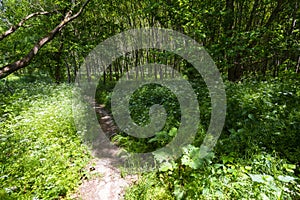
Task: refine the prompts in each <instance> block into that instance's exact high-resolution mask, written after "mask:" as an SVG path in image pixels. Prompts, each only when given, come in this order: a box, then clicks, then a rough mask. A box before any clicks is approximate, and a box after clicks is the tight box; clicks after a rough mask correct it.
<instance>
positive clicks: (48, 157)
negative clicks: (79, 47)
mask: <svg viewBox="0 0 300 200" xmlns="http://www.w3.org/2000/svg"><path fill="white" fill-rule="evenodd" d="M0 84H1V89H2V88H3V87H2V86H3V82H0ZM9 87H11V88H13V92H12V94H10V92H9V91H8V90H6V91H3V93H0V99H1V104H0V107H1V109H0V121H1V124H0V130H1V134H0V144H1V145H0V152H1V153H0V166H1V167H0V185H1V186H2V187H1V188H2V189H1V190H0V191H1V192H0V198H1V199H58V198H61V197H66V196H67V195H68V194H70V192H72V191H73V190H74V189H75V188H76V187H77V186H78V184H79V182H80V178H81V177H82V173H83V171H82V169H83V167H84V166H85V164H86V163H87V161H88V160H89V153H88V151H87V148H86V146H85V145H83V143H82V139H81V138H80V136H79V134H77V133H76V129H75V125H74V120H73V114H72V107H71V101H72V95H71V94H72V89H73V88H72V87H71V86H69V85H65V84H62V85H51V84H45V83H38V82H33V83H25V82H18V81H11V82H10V83H9ZM4 88H5V87H4Z"/></svg>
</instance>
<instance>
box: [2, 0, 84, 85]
mask: <svg viewBox="0 0 300 200" xmlns="http://www.w3.org/2000/svg"><path fill="white" fill-rule="evenodd" d="M89 1H90V0H87V1H86V2H85V3H84V4H83V6H82V7H81V8H80V9H79V11H78V12H77V13H76V14H74V15H71V14H72V10H70V11H69V12H68V13H67V14H66V16H65V17H64V19H63V20H62V21H61V22H60V23H59V24H58V25H57V26H56V27H55V28H54V29H53V30H52V31H50V33H49V34H48V35H47V36H45V37H43V38H41V39H40V40H39V41H38V42H37V43H36V44H35V45H34V47H33V48H32V49H31V50H30V52H29V53H28V54H27V55H25V56H24V57H23V58H22V59H20V60H18V61H16V62H13V63H10V64H8V65H6V66H4V67H1V68H0V79H2V78H5V77H6V76H8V75H10V74H12V73H13V72H15V71H17V70H20V69H22V68H24V67H26V66H28V65H29V63H30V62H31V61H32V59H33V58H34V57H35V56H36V54H37V53H38V52H39V50H41V48H42V47H43V46H44V45H45V44H47V43H48V42H50V41H51V40H52V39H53V38H54V37H55V36H56V34H57V33H58V32H59V31H60V30H61V29H62V28H63V27H64V26H65V25H67V24H68V23H69V22H71V21H73V20H74V19H76V18H77V17H78V16H79V15H80V14H81V13H82V11H83V9H84V8H85V7H86V5H87V4H88V2H89Z"/></svg>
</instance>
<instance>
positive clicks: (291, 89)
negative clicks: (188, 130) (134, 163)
mask: <svg viewBox="0 0 300 200" xmlns="http://www.w3.org/2000/svg"><path fill="white" fill-rule="evenodd" d="M192 85H193V88H194V90H195V93H196V94H197V95H198V98H199V99H200V100H199V106H200V110H201V112H200V113H201V116H200V117H201V124H200V125H199V130H198V133H197V137H196V139H195V141H194V143H193V144H192V145H189V146H187V147H185V148H183V149H182V150H183V155H182V157H181V158H180V159H177V160H175V161H174V160H168V159H165V157H164V155H155V159H156V161H157V162H158V163H159V164H160V168H159V171H158V172H155V173H153V174H152V175H151V173H150V174H144V175H143V179H142V180H141V181H140V182H139V183H138V184H136V185H135V186H133V187H132V188H130V189H128V191H127V193H126V198H127V199H136V198H139V197H141V198H142V199H147V198H148V199H149V198H150V199H151V198H153V196H155V195H162V196H163V197H164V198H166V199H169V198H170V199H295V198H298V197H299V196H300V187H299V158H300V155H299V151H300V149H299V145H298V144H299V141H300V140H299V134H298V133H299V127H300V121H299V119H300V117H299V113H300V110H299V106H298V105H299V103H300V95H299V94H300V91H299V87H297V86H298V85H299V79H297V78H296V77H294V75H292V74H290V75H288V76H286V77H285V78H282V79H279V78H276V79H273V78H271V79H269V80H267V81H257V80H255V79H248V80H245V81H244V82H243V83H238V84H236V83H235V84H234V83H229V82H226V85H227V88H226V90H227V102H228V108H227V118H226V123H225V127H224V130H223V133H222V135H221V138H220V139H219V141H218V144H217V146H216V147H215V149H214V152H207V153H208V154H207V156H205V157H203V156H201V155H200V145H201V143H202V141H203V138H204V136H205V130H207V127H208V124H209V120H210V110H211V109H210V102H209V101H210V99H209V97H208V95H207V94H208V91H207V90H203V88H204V85H203V84H201V83H199V82H196V81H195V82H194V81H192ZM149 88H150V87H149ZM149 88H147V87H144V88H143V89H141V90H139V91H137V92H136V93H135V94H134V95H133V96H132V97H131V98H132V99H131V100H132V101H131V106H132V110H131V111H134V112H133V113H131V115H132V118H133V119H136V120H137V121H138V120H140V121H139V122H140V123H141V124H142V123H144V124H145V123H147V119H149V118H148V117H149V116H148V110H149V109H148V108H149V106H151V105H153V104H154V103H161V101H163V100H162V99H164V98H166V97H165V96H164V95H163V94H167V93H168V91H167V90H163V89H162V88H156V89H155V88H152V89H153V90H150V89H149ZM152 91H154V92H153V93H152ZM168 97H171V95H169V94H167V98H168ZM168 101H170V102H168V103H169V104H170V103H171V102H172V101H173V102H174V99H168ZM171 105H173V104H171ZM147 109H148V110H147ZM172 109H173V110H174V109H175V110H177V109H178V108H177V107H171V110H172ZM172 113H173V112H168V114H172ZM176 119H178V118H171V119H169V120H168V121H167V124H169V127H172V126H173V127H172V128H170V129H168V130H162V131H160V132H158V133H156V135H155V136H154V137H152V138H150V139H149V140H146V139H136V138H133V137H129V136H127V135H126V134H123V133H122V134H120V135H117V136H115V139H116V140H118V144H119V145H120V146H121V147H124V148H125V149H126V150H128V151H131V152H132V151H134V152H145V151H151V150H153V149H154V148H153V147H160V146H165V145H166V144H167V143H168V142H169V141H171V140H172V138H173V137H174V136H176V132H177V128H178V125H180V122H179V121H177V120H176ZM178 123H179V124H178ZM154 142H155V143H156V144H159V145H160V146H155V145H153V144H154ZM149 146H150V147H149ZM202 157H203V158H202ZM153 182H154V183H155V184H152V183H153ZM148 183H149V184H148Z"/></svg>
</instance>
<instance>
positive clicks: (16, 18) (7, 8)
mask: <svg viewBox="0 0 300 200" xmlns="http://www.w3.org/2000/svg"><path fill="white" fill-rule="evenodd" d="M83 3H84V1H59V0H56V1H54V2H52V1H51V2H50V1H49V2H48V1H47V0H45V1H17V0H4V1H2V3H1V19H2V20H1V21H0V23H1V24H0V27H1V29H0V31H1V33H3V34H4V33H5V31H6V30H8V29H9V28H10V27H11V26H13V25H15V26H16V27H14V29H16V28H17V27H18V26H17V24H19V23H20V22H21V20H22V19H23V18H25V17H26V16H28V15H30V14H33V13H37V12H40V15H36V16H34V17H31V18H30V19H28V20H27V21H25V22H24V23H22V26H21V27H20V28H19V29H17V30H16V31H15V32H14V33H13V34H11V35H10V36H8V37H6V38H4V39H2V41H1V43H0V49H1V52H3V57H2V62H1V64H0V67H3V66H5V65H7V64H10V63H13V62H15V61H17V60H18V59H20V58H22V57H23V56H25V55H26V54H27V53H28V52H29V51H30V49H31V48H32V47H33V45H34V44H36V42H38V41H39V39H40V38H42V37H43V36H45V35H47V34H48V33H50V31H51V30H53V28H55V27H56V26H57V25H58V24H59V23H60V22H62V20H63V19H64V18H65V17H66V15H67V13H68V12H69V11H73V13H75V12H76V11H78V9H79V8H80V5H82V4H83ZM41 12H50V13H47V14H45V13H44V14H41ZM299 18H300V8H299V2H298V1H297V0H291V1H284V0H279V1H267V0H251V1H239V0H222V1H185V0H178V1H150V2H149V1H133V0H132V1H113V2H111V1H105V0H103V1H102V0H93V1H90V2H89V3H88V5H87V7H85V8H84V11H83V13H82V15H81V16H80V17H79V18H77V19H75V20H74V21H73V22H71V23H69V24H68V25H67V26H65V27H64V28H61V29H60V30H59V33H58V34H57V35H56V37H55V38H54V39H53V40H52V42H51V43H49V44H48V45H47V46H45V47H44V48H43V49H42V50H41V51H40V52H39V54H38V55H37V57H36V58H35V59H34V60H33V61H32V62H31V64H30V66H29V67H28V68H26V69H22V71H21V72H19V73H25V72H26V73H32V72H33V71H35V72H39V73H47V74H49V75H51V76H52V77H53V78H54V79H55V80H56V81H57V82H61V81H64V80H67V79H68V80H69V81H72V80H74V76H75V75H76V72H77V71H78V68H79V66H80V64H81V63H82V61H83V59H84V57H85V56H86V55H87V53H88V52H89V51H90V50H91V49H92V48H94V47H95V46H96V45H97V44H99V43H100V42H102V41H103V40H104V39H106V38H108V37H110V36H112V35H114V34H116V33H120V32H122V31H125V30H129V29H132V28H140V27H153V26H154V27H162V28H170V29H173V30H177V31H179V32H181V33H184V34H186V35H188V36H190V37H192V38H194V39H195V40H196V41H198V42H199V43H201V44H203V45H204V47H205V48H206V49H207V50H208V51H209V53H210V55H211V56H212V57H213V59H214V61H215V62H216V64H217V66H218V68H219V69H220V70H221V71H222V72H223V73H224V74H226V75H227V76H228V79H229V80H230V81H238V80H240V79H241V78H242V77H243V76H249V75H255V76H260V77H262V78H265V76H268V75H272V76H274V77H276V76H280V75H281V74H282V73H285V72H286V71H290V72H297V73H299V71H300V70H299V63H300V57H299V40H300V31H299V29H300V25H299ZM141 55H143V54H141V53H136V52H132V53H131V54H128V55H126V56H127V57H129V58H131V59H125V61H126V62H129V61H128V60H132V59H133V60H134V62H132V63H136V64H139V63H140V62H141V60H142V59H141V58H140V57H141ZM156 57H157V56H152V57H150V60H148V61H153V60H155V59H156ZM174 62H176V59H174V58H173V59H170V60H169V63H170V64H171V63H174ZM129 64H130V63H129ZM124 71H126V70H122V69H121V67H120V63H118V62H116V63H115V66H111V69H110V70H108V72H107V74H106V76H107V77H108V78H110V79H112V78H113V75H112V74H111V73H114V72H115V73H116V74H120V75H121V74H122V73H124ZM117 77H119V76H117Z"/></svg>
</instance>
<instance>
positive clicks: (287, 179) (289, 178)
mask: <svg viewBox="0 0 300 200" xmlns="http://www.w3.org/2000/svg"><path fill="white" fill-rule="evenodd" d="M277 178H278V180H280V181H282V182H286V183H289V182H291V181H294V180H295V179H297V178H294V177H292V176H282V175H279V176H278V177H277Z"/></svg>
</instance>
